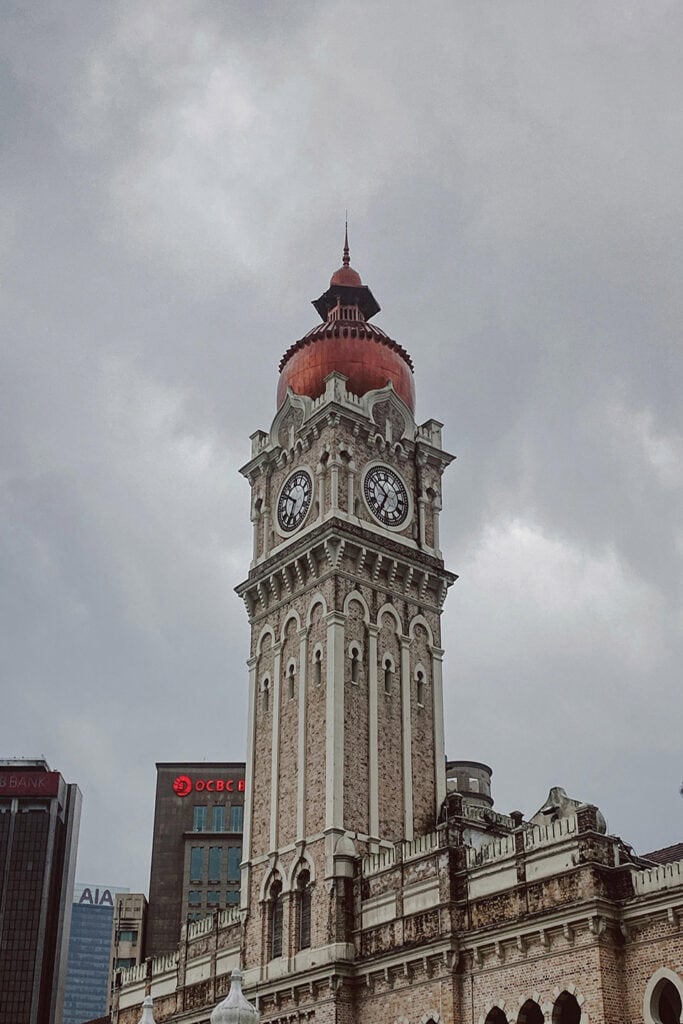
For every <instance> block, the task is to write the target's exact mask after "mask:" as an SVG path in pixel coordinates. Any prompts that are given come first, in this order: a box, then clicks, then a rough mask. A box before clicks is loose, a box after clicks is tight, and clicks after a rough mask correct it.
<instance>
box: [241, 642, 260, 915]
mask: <svg viewBox="0 0 683 1024" xmlns="http://www.w3.org/2000/svg"><path fill="white" fill-rule="evenodd" d="M257 662H258V659H257V658H256V657H254V658H249V660H248V662H247V665H248V667H249V717H248V718H247V722H248V732H247V762H246V765H245V776H244V788H245V791H246V800H245V803H246V805H247V806H246V812H247V813H246V814H245V815H244V825H243V832H242V868H241V871H240V909H241V910H247V909H248V908H249V866H248V864H247V861H249V860H250V859H251V819H252V815H253V813H254V785H253V782H254V743H255V733H256V700H257V694H256V688H257V681H256V666H257Z"/></svg>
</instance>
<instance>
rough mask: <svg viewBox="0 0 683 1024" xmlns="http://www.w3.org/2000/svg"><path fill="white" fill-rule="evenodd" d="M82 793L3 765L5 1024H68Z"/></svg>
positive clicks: (27, 766)
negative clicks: (68, 978)
mask: <svg viewBox="0 0 683 1024" xmlns="http://www.w3.org/2000/svg"><path fill="white" fill-rule="evenodd" d="M80 814H81V793H80V790H79V788H78V786H76V785H75V784H73V783H71V784H70V783H67V782H65V780H64V779H63V778H62V776H61V775H60V774H59V772H53V771H51V770H50V768H49V766H48V764H47V762H46V761H44V760H42V759H41V758H39V759H36V760H32V759H19V760H3V761H0V878H1V880H2V888H1V890H0V1024H62V1009H63V1002H64V983H65V979H66V969H67V957H68V946H69V929H70V925H71V909H72V899H73V888H74V872H75V867H76V849H77V845H78V829H79V824H80Z"/></svg>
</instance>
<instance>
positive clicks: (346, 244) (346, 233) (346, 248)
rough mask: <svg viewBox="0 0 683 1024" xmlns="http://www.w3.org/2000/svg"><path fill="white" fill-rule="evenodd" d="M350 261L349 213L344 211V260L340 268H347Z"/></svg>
mask: <svg viewBox="0 0 683 1024" xmlns="http://www.w3.org/2000/svg"><path fill="white" fill-rule="evenodd" d="M350 262H351V260H350V258H349V211H348V210H346V217H345V219H344V259H343V260H342V266H344V267H348V265H349V264H350Z"/></svg>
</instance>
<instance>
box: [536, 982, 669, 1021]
mask: <svg viewBox="0 0 683 1024" xmlns="http://www.w3.org/2000/svg"><path fill="white" fill-rule="evenodd" d="M669 984H671V983H670V982H669ZM671 987H672V988H673V985H672V986H671ZM674 991H675V990H674ZM680 1008H681V1001H680V999H679V1001H678V1009H679V1015H678V1017H676V1024H678V1020H679V1017H680ZM580 1020H581V1007H580V1006H579V1004H578V1002H577V1000H576V997H575V996H573V995H572V994H571V992H566V991H565V992H560V994H559V996H558V997H557V999H556V1001H555V1005H554V1006H553V1024H579V1021H580ZM662 1024H664V1022H662ZM672 1024H673V1022H672Z"/></svg>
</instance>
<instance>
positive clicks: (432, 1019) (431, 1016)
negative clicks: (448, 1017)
mask: <svg viewBox="0 0 683 1024" xmlns="http://www.w3.org/2000/svg"><path fill="white" fill-rule="evenodd" d="M419 1024H443V1017H442V1016H441V1014H440V1013H439V1011H438V1010H427V1012H426V1013H423V1014H422V1016H421V1017H420V1020H419Z"/></svg>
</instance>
